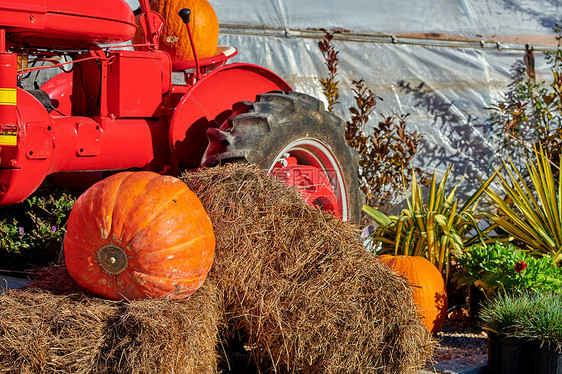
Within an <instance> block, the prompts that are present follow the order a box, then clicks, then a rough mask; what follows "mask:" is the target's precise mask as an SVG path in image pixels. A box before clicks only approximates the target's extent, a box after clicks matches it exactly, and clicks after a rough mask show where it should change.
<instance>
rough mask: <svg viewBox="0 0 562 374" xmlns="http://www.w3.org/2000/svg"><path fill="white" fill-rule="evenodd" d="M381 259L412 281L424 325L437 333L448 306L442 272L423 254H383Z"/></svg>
mask: <svg viewBox="0 0 562 374" xmlns="http://www.w3.org/2000/svg"><path fill="white" fill-rule="evenodd" d="M380 260H381V261H382V262H384V263H386V264H387V265H388V266H390V267H391V268H392V269H393V270H394V271H396V272H397V273H398V274H400V275H401V276H403V277H405V278H406V279H407V280H408V281H409V282H410V284H411V285H412V288H413V291H414V301H415V302H416V304H417V305H418V307H419V309H420V313H421V315H422V316H423V323H424V325H425V326H426V327H427V329H428V330H429V331H430V332H431V333H432V334H434V335H435V334H437V333H438V332H439V330H440V329H441V327H443V323H444V322H445V320H446V319H447V307H448V299H447V289H446V288H445V282H444V280H443V276H442V275H441V272H440V271H439V270H438V269H437V268H436V267H435V266H434V265H433V264H432V263H431V262H429V260H427V259H426V258H425V257H421V256H391V255H382V256H380Z"/></svg>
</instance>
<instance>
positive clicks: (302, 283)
mask: <svg viewBox="0 0 562 374" xmlns="http://www.w3.org/2000/svg"><path fill="white" fill-rule="evenodd" d="M182 178H183V180H184V181H185V182H186V183H187V184H188V186H189V187H190V188H191V189H192V190H193V191H194V192H195V193H196V194H197V195H198V196H199V198H200V199H201V200H202V202H203V204H204V206H205V208H206V209H207V212H208V213H209V215H210V217H211V220H212V221H213V225H214V229H215V235H216V238H217V248H216V258H215V263H214V265H213V267H212V269H211V273H210V274H209V277H208V278H207V280H206V281H205V283H204V284H203V287H202V288H201V289H199V290H198V291H197V292H196V293H195V294H193V295H192V296H190V297H189V298H187V299H185V300H181V301H166V300H136V301H130V302H129V301H121V302H115V301H108V300H102V299H99V298H97V297H95V296H92V295H87V294H84V293H81V291H80V290H79V288H78V286H77V285H76V284H75V283H74V282H73V281H72V279H71V278H70V277H69V276H68V273H67V272H66V270H65V269H64V267H61V266H55V267H51V268H48V269H46V270H44V271H43V272H42V273H40V274H38V276H37V277H36V278H35V281H34V283H33V284H32V286H31V288H30V289H27V290H11V291H8V292H5V293H3V294H0V372H2V373H55V372H57V373H59V372H66V373H76V374H79V373H159V374H165V373H202V374H204V373H214V372H217V371H222V372H223V373H228V372H230V373H251V372H258V371H259V372H261V373H267V372H278V373H297V372H298V373H305V374H306V373H354V374H355V373H385V374H393V373H412V374H413V373H417V372H418V369H420V368H421V367H422V366H423V365H424V364H425V361H426V359H427V358H428V357H429V356H430V354H431V352H432V348H433V345H434V342H433V340H432V339H431V337H430V336H429V333H428V332H427V330H426V328H425V327H424V325H423V324H422V322H421V319H420V316H419V315H418V313H417V312H416V309H415V305H414V301H413V298H412V290H411V288H410V287H409V285H408V284H407V283H406V281H405V280H404V279H403V278H401V277H399V276H398V275H396V274H395V273H394V272H392V271H391V270H390V269H389V268H387V267H386V266H385V265H383V264H381V263H379V261H378V260H377V259H376V258H375V256H373V255H372V254H370V253H368V252H366V251H365V250H364V248H363V247H362V245H361V244H360V243H359V241H358V235H357V232H356V231H355V230H354V228H353V227H352V226H350V225H348V224H346V223H344V222H341V221H340V220H338V219H336V218H334V217H332V216H331V215H330V214H328V213H324V212H321V211H319V210H317V209H314V208H311V207H309V206H307V205H305V204H304V203H303V201H302V199H301V198H300V196H299V195H298V193H297V192H296V191H295V190H292V189H289V188H288V187H286V186H285V185H283V183H282V182H280V181H279V180H277V179H275V178H270V177H268V176H267V175H266V174H265V173H264V172H263V171H261V170H259V169H257V168H256V167H252V166H243V165H229V166H224V167H217V168H212V169H207V170H202V171H199V172H196V173H191V174H188V175H185V176H183V177H182ZM45 290H47V291H49V292H47V291H45ZM223 323H224V324H225V325H223ZM223 326H224V327H223ZM225 342H226V343H225ZM217 352H218V354H221V355H223V356H224V357H223V359H222V360H221V361H220V364H217V361H218V360H217ZM237 365H238V366H237ZM239 365H241V366H239Z"/></svg>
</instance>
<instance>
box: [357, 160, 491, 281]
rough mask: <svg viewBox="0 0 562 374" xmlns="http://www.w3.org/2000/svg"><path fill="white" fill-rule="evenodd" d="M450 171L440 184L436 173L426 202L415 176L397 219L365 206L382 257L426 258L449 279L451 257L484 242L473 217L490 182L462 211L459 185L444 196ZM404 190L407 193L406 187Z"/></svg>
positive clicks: (372, 236) (482, 187)
mask: <svg viewBox="0 0 562 374" xmlns="http://www.w3.org/2000/svg"><path fill="white" fill-rule="evenodd" d="M451 170H452V167H449V168H448V169H447V171H446V172H445V174H444V175H443V178H442V179H441V181H440V182H439V184H438V183H437V178H436V175H435V172H434V173H433V177H432V179H431V182H430V185H429V199H428V201H427V202H425V201H424V199H423V196H422V191H421V186H420V185H419V184H418V183H417V181H416V177H415V174H414V175H413V177H412V184H411V191H410V192H411V193H410V197H409V198H407V199H406V200H407V203H408V207H407V208H405V209H402V211H401V212H400V214H399V215H398V216H395V215H386V214H384V213H382V212H380V211H378V210H376V209H374V208H371V207H369V206H367V205H365V206H363V210H364V211H365V212H366V213H367V214H369V215H370V216H371V217H373V219H374V220H375V222H376V223H377V225H378V227H377V228H376V229H375V231H374V232H373V233H372V234H371V240H372V241H373V245H375V246H376V245H377V244H378V243H380V246H381V248H380V249H379V250H378V252H379V253H381V254H384V253H390V254H394V255H399V254H401V255H406V256H409V255H413V256H422V257H425V258H427V259H428V260H429V261H430V262H431V263H432V264H434V265H435V266H436V267H437V268H438V269H439V271H442V272H443V271H444V272H445V274H446V278H447V279H448V275H449V269H450V264H451V262H450V260H451V254H453V255H457V254H460V253H462V252H463V251H464V250H465V248H467V247H469V246H470V245H472V244H473V243H475V242H476V241H478V240H484V236H483V234H484V233H483V232H481V231H480V229H479V228H478V224H477V221H476V219H475V218H474V215H475V210H476V205H477V200H478V199H479V197H480V196H481V195H482V194H483V192H484V190H485V189H486V188H487V186H488V184H489V183H491V181H488V182H487V184H486V183H485V184H483V185H482V186H481V187H480V188H479V189H478V190H477V191H476V192H474V194H473V195H472V196H471V197H470V198H469V199H468V200H467V201H466V202H465V203H464V204H463V205H462V207H460V208H459V207H458V205H459V203H458V200H457V199H456V198H455V191H456V189H457V186H458V184H457V185H456V186H455V187H453V189H452V190H451V191H450V192H449V193H448V194H446V192H445V188H446V184H447V178H448V176H449V174H450V173H451ZM403 187H404V191H406V190H407V189H406V185H405V184H404V186H403Z"/></svg>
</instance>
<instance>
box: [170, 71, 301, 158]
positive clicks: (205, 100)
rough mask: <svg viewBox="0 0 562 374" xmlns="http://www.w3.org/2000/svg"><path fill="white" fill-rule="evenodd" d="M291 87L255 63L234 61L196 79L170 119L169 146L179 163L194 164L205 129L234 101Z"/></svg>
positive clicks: (203, 144)
mask: <svg viewBox="0 0 562 374" xmlns="http://www.w3.org/2000/svg"><path fill="white" fill-rule="evenodd" d="M292 90H293V89H292V88H291V86H289V84H288V83H287V82H285V81H284V80H283V79H282V78H281V77H279V76H278V75H277V74H275V73H273V72H271V71H269V70H267V69H265V68H263V67H261V66H257V65H252V64H244V63H234V64H229V65H225V66H223V67H220V68H218V69H216V70H214V71H212V72H210V73H208V74H207V75H205V76H204V77H203V78H202V79H200V80H199V81H198V82H196V83H195V84H194V85H193V86H192V87H190V88H189V89H188V90H187V92H186V93H185V94H184V95H183V97H182V98H181V100H180V101H179V103H178V105H177V106H176V109H175V110H174V113H173V115H172V118H171V121H170V133H169V140H170V148H171V149H172V152H173V154H174V156H175V157H176V158H177V159H178V160H179V162H180V163H182V164H184V165H186V166H188V167H197V166H199V163H200V161H201V158H202V156H203V154H204V153H205V149H206V148H207V144H208V141H207V136H206V132H207V129H208V128H210V127H217V128H218V127H220V126H221V125H222V123H223V122H224V121H226V120H227V119H228V117H230V115H231V114H232V105H233V104H234V103H236V102H238V101H255V100H256V97H257V95H259V94H263V93H266V92H271V91H292Z"/></svg>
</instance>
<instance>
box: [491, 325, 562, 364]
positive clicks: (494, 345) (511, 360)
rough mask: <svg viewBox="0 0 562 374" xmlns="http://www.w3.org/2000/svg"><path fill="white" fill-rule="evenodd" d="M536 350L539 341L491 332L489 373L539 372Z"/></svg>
mask: <svg viewBox="0 0 562 374" xmlns="http://www.w3.org/2000/svg"><path fill="white" fill-rule="evenodd" d="M536 351H537V343H535V342H530V341H528V340H525V339H521V338H513V337H508V336H505V335H502V334H495V333H493V332H489V333H488V373H493V374H530V373H537V372H536V371H535V370H534V364H535V361H534V356H535V352H536ZM537 374H538V373H537ZM561 374H562V372H561Z"/></svg>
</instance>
